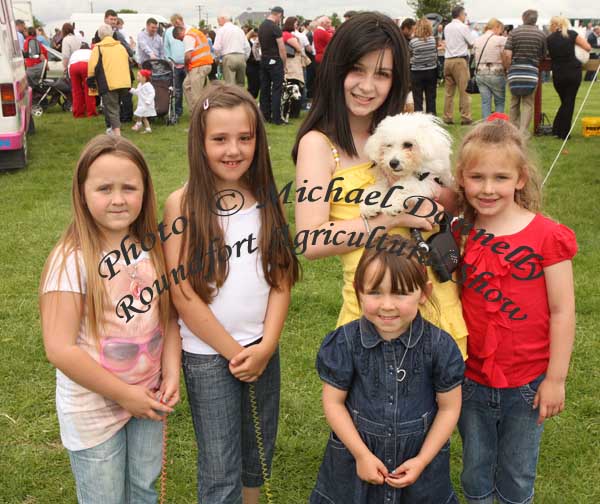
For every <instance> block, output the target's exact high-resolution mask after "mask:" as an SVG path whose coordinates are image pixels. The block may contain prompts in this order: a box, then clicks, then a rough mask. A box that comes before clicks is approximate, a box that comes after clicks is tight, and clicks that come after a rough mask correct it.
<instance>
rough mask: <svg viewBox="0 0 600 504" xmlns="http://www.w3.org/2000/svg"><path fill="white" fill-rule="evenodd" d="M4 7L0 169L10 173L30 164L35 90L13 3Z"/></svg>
mask: <svg viewBox="0 0 600 504" xmlns="http://www.w3.org/2000/svg"><path fill="white" fill-rule="evenodd" d="M0 6H1V7H0V170H9V169H14V168H23V167H24V166H25V165H26V163H27V132H28V130H29V128H30V122H31V121H32V119H31V88H30V87H29V85H28V83H27V76H26V74H25V64H24V62H23V54H22V53H21V49H20V48H19V42H18V40H17V31H16V28H15V20H14V16H13V9H12V3H11V0H0ZM31 126H33V124H31Z"/></svg>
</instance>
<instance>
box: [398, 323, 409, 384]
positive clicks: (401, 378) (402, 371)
mask: <svg viewBox="0 0 600 504" xmlns="http://www.w3.org/2000/svg"><path fill="white" fill-rule="evenodd" d="M411 337H412V320H411V322H410V330H409V333H408V342H407V343H406V350H404V355H402V359H400V364H398V367H397V368H396V381H398V382H402V381H404V378H406V369H404V368H403V367H402V364H403V363H404V358H405V357H406V354H407V353H408V349H409V348H410V338H411Z"/></svg>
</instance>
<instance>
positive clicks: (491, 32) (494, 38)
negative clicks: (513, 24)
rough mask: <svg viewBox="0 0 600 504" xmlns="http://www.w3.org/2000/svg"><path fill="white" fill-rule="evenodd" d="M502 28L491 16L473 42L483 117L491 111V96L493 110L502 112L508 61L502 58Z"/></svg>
mask: <svg viewBox="0 0 600 504" xmlns="http://www.w3.org/2000/svg"><path fill="white" fill-rule="evenodd" d="M503 30H504V25H503V24H502V23H501V22H500V21H498V20H497V19H495V18H492V19H490V20H489V21H488V24H487V25H486V27H485V32H484V34H483V35H481V36H480V37H479V38H478V39H477V40H476V41H475V43H474V44H473V48H474V50H475V64H476V65H477V68H476V72H477V85H478V86H479V92H480V94H481V115H482V118H483V119H486V118H487V117H488V116H489V115H490V114H491V113H492V97H493V99H494V104H495V111H496V112H504V102H505V96H506V69H507V68H508V65H509V63H510V62H509V61H507V60H506V59H505V58H504V52H503V50H504V44H505V43H506V37H503V36H502V32H503Z"/></svg>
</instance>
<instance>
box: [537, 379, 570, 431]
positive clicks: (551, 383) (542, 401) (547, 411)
mask: <svg viewBox="0 0 600 504" xmlns="http://www.w3.org/2000/svg"><path fill="white" fill-rule="evenodd" d="M538 406H539V408H540V412H539V416H538V420H537V424H538V425H541V424H543V423H544V420H546V419H547V418H550V417H553V416H554V415H558V414H559V413H560V412H561V411H562V410H564V409H565V382H564V381H563V380H552V379H549V378H544V380H543V381H542V383H540V386H539V388H538V391H537V393H536V394H535V399H534V400H533V409H535V408H537V407H538Z"/></svg>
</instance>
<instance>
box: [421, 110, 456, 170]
mask: <svg viewBox="0 0 600 504" xmlns="http://www.w3.org/2000/svg"><path fill="white" fill-rule="evenodd" d="M420 120H421V122H420V124H419V125H418V127H417V128H416V132H415V136H416V139H417V142H418V144H419V147H420V148H421V152H422V153H423V158H424V160H425V161H426V162H427V161H437V162H442V163H443V164H444V168H446V167H447V168H448V169H449V167H450V154H451V153H452V137H451V136H450V134H449V133H448V132H447V131H446V130H445V129H444V128H443V127H442V125H441V121H440V120H439V118H437V117H435V116H433V115H431V114H422V116H421V118H420Z"/></svg>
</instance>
